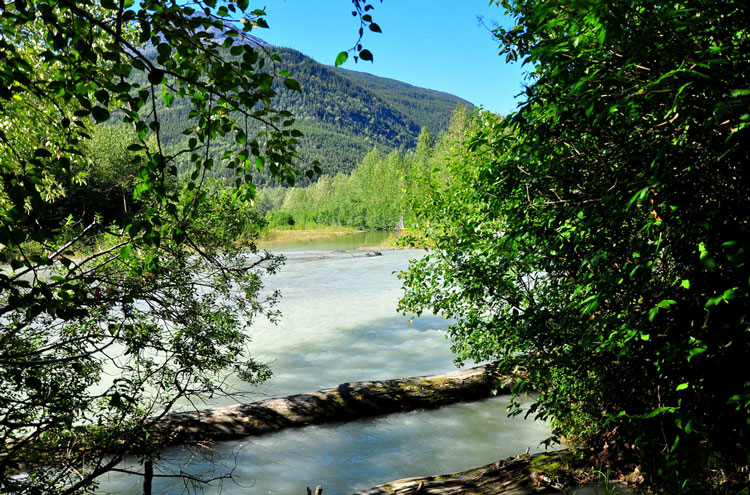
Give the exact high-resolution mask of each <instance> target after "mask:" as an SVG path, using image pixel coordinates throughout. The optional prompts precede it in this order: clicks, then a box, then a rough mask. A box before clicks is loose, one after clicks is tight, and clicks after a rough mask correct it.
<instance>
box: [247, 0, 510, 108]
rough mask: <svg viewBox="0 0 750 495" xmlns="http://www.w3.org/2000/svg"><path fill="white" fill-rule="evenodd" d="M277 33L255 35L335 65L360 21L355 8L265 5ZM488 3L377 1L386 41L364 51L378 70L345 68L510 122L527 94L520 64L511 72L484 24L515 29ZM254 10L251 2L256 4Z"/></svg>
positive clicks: (379, 39)
mask: <svg viewBox="0 0 750 495" xmlns="http://www.w3.org/2000/svg"><path fill="white" fill-rule="evenodd" d="M265 2H266V3H265V11H266V13H267V14H268V16H267V21H268V23H269V25H270V29H259V30H253V34H254V35H256V36H259V37H261V38H263V39H264V40H266V41H267V42H269V43H271V44H274V45H279V46H285V47H290V48H294V49H296V50H299V51H301V52H302V53H304V54H306V55H309V56H311V57H312V58H314V59H315V60H317V61H319V62H321V63H325V64H333V62H334V60H335V58H336V55H337V54H338V53H339V52H340V51H342V50H346V49H348V48H351V47H352V45H354V43H355V42H356V40H357V30H358V29H359V19H358V18H355V17H352V15H351V11H352V4H351V0H317V1H316V0H265ZM488 2H489V0H453V1H451V0H384V1H383V2H382V3H380V2H378V1H377V0H373V2H372V3H373V5H374V6H375V9H374V10H373V11H371V14H373V19H374V21H375V22H376V23H377V24H378V25H379V26H380V27H381V29H382V30H383V33H382V34H378V33H371V32H366V33H365V38H364V40H363V45H364V46H365V47H366V48H368V49H369V50H370V51H372V53H373V54H374V58H375V60H374V62H373V63H370V62H362V61H360V62H359V63H356V64H355V63H354V60H353V59H352V57H350V58H349V60H348V61H347V62H346V63H345V64H344V65H343V67H345V68H347V69H352V70H359V71H364V72H369V73H371V74H376V75H378V76H383V77H390V78H393V79H398V80H401V81H404V82H407V83H410V84H414V85H416V86H422V87H425V88H430V89H436V90H439V91H446V92H448V93H452V94H455V95H457V96H460V97H461V98H464V99H466V100H469V101H470V102H472V103H474V104H475V105H481V106H484V108H486V109H487V110H491V111H493V112H497V113H501V114H507V113H509V112H510V111H512V110H513V109H514V108H515V106H516V100H515V98H514V97H515V95H517V94H518V93H520V92H521V90H522V82H523V75H522V74H523V70H522V69H521V67H520V64H510V65H509V64H506V63H505V57H504V56H503V57H501V56H499V55H498V45H497V43H496V42H495V41H494V40H493V39H492V37H491V35H490V33H489V32H488V30H487V28H485V27H483V26H482V25H480V24H479V23H478V21H477V16H478V15H481V16H483V17H484V22H485V23H486V24H487V25H488V26H491V25H492V23H493V22H499V23H501V24H503V25H510V23H511V21H510V20H509V19H507V18H505V17H504V11H503V9H502V8H501V7H496V6H494V5H493V6H489V5H488ZM251 4H252V2H251Z"/></svg>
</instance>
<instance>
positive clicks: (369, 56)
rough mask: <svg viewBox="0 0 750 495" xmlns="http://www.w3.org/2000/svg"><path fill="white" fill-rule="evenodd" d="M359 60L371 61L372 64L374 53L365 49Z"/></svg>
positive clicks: (360, 53)
mask: <svg viewBox="0 0 750 495" xmlns="http://www.w3.org/2000/svg"><path fill="white" fill-rule="evenodd" d="M359 58H361V59H362V60H369V61H370V62H372V61H373V58H372V53H371V52H370V50H368V49H364V50H362V51H361V52H359Z"/></svg>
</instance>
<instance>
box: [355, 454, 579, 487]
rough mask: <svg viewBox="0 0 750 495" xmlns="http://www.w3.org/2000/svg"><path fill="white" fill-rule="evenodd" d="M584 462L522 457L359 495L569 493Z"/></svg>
mask: <svg viewBox="0 0 750 495" xmlns="http://www.w3.org/2000/svg"><path fill="white" fill-rule="evenodd" d="M579 464H582V461H580V460H577V458H576V457H575V456H574V455H573V454H572V453H571V452H570V451H569V450H559V451H556V452H551V453H541V454H534V455H528V454H521V455H519V456H516V457H509V458H508V459H505V460H502V461H497V462H494V463H492V464H488V465H486V466H483V467H480V468H475V469H470V470H468V471H462V472H460V473H453V474H447V475H442V476H427V477H423V478H406V479H402V480H397V481H392V482H390V483H387V484H384V485H378V486H375V487H373V488H370V489H369V490H365V491H362V492H358V493H357V494H355V495H421V494H432V495H459V494H460V495H464V494H473V495H531V494H537V493H568V491H567V490H569V489H571V488H574V487H577V486H579V485H580V484H581V482H582V481H583V480H581V479H578V478H576V476H575V474H576V473H577V472H578V471H579V470H580V469H581V466H580V465H579Z"/></svg>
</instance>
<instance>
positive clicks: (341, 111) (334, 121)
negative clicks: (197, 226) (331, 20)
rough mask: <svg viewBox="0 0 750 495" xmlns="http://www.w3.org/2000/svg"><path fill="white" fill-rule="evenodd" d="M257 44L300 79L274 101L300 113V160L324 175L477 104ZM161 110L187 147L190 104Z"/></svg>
mask: <svg viewBox="0 0 750 495" xmlns="http://www.w3.org/2000/svg"><path fill="white" fill-rule="evenodd" d="M253 42H254V43H256V44H258V45H263V46H264V47H265V49H266V50H269V51H271V52H273V53H275V54H278V55H279V57H280V58H281V63H277V69H279V70H286V71H288V72H289V73H290V74H291V76H292V77H294V78H295V79H296V80H297V81H298V82H299V83H300V86H301V91H299V92H298V91H293V90H290V89H288V88H286V87H284V85H283V84H280V83H276V84H275V85H274V90H275V91H276V92H277V93H278V96H276V102H277V103H276V105H277V107H278V108H281V109H286V110H289V111H290V112H292V113H293V114H294V117H295V118H296V127H297V128H298V129H299V130H301V131H302V132H303V133H304V135H305V136H304V137H303V138H302V139H301V144H300V146H299V151H300V155H301V157H302V162H303V163H309V162H312V161H313V160H318V161H319V162H320V164H321V168H322V170H323V173H326V174H335V173H337V172H345V173H347V172H350V171H351V170H352V169H353V168H354V167H355V166H356V164H357V163H359V162H360V161H361V160H362V158H363V157H364V156H365V154H366V153H367V152H368V151H370V150H371V149H372V148H373V147H374V146H377V147H378V148H379V149H381V150H383V151H384V152H387V151H390V150H392V149H408V148H413V147H414V146H415V145H416V140H417V137H418V136H419V132H420V130H421V128H422V127H425V128H427V129H429V130H430V132H431V133H433V134H435V135H437V134H439V133H440V131H442V130H444V129H446V128H447V127H448V123H449V121H450V117H451V114H452V113H453V110H454V109H455V108H456V106H457V105H464V106H466V107H468V108H473V104H471V103H470V102H468V101H466V100H463V99H461V98H458V97H457V96H454V95H450V94H447V93H442V92H438V91H433V90H429V89H425V88H419V87H416V86H412V85H410V84H406V83H403V82H400V81H396V80H393V79H387V78H382V77H378V76H373V75H371V74H366V73H360V72H354V71H351V70H345V69H341V68H335V67H332V66H328V65H324V64H320V63H318V62H316V61H315V60H313V59H312V58H310V57H308V56H306V55H304V54H302V53H300V52H298V51H296V50H292V49H290V48H279V47H272V46H269V45H265V44H264V43H263V41H262V40H260V39H253ZM152 51H153V56H154V57H155V56H156V52H155V50H152ZM269 66H270V60H269ZM183 107H184V108H183ZM159 113H160V120H161V122H162V124H161V125H162V138H163V140H164V142H165V143H167V145H168V146H174V147H175V148H177V147H178V146H179V147H181V146H182V145H183V144H184V143H182V141H183V136H182V135H181V134H180V132H181V131H182V129H184V122H185V121H187V120H188V118H189V115H188V109H187V106H185V105H182V106H180V105H179V104H178V103H177V102H175V104H174V105H173V106H171V107H170V108H166V107H162V108H160V109H159ZM250 125H252V123H251V124H250ZM211 146H212V155H214V156H215V157H216V158H219V157H220V156H221V154H223V153H224V152H225V151H227V150H228V149H229V148H230V147H231V146H233V144H232V143H231V142H229V141H225V142H222V141H221V140H219V141H218V142H215V143H213V144H212V145H211ZM213 173H214V175H216V176H218V177H221V176H226V177H231V171H228V170H226V171H225V170H222V169H220V168H219V169H215V170H214V171H213ZM266 180H267V177H266V174H265V173H263V172H261V173H259V175H258V177H257V181H258V183H259V184H263V183H265V182H266ZM302 182H307V181H305V180H304V179H303V180H302Z"/></svg>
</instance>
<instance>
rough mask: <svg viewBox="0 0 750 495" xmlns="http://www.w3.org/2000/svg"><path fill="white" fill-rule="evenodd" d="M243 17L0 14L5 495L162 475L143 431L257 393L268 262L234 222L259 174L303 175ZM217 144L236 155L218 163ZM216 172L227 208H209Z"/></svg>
mask: <svg viewBox="0 0 750 495" xmlns="http://www.w3.org/2000/svg"><path fill="white" fill-rule="evenodd" d="M247 6H248V2H246V1H240V0H236V1H230V2H222V4H221V5H217V3H216V2H214V1H199V2H191V3H190V4H189V5H186V4H181V3H173V2H165V1H161V0H145V1H141V2H139V3H138V4H137V5H133V4H132V2H113V1H111V0H102V1H101V2H100V3H96V2H81V1H59V2H45V1H23V0H19V1H16V2H11V3H4V4H3V5H2V6H0V33H1V34H0V62H1V63H0V112H1V113H0V184H2V188H1V189H0V263H3V264H4V265H6V264H7V265H6V268H4V269H3V270H2V272H0V389H2V390H3V393H2V395H1V396H0V445H2V453H1V454H0V487H1V489H0V491H2V492H3V493H45V494H54V493H78V492H82V491H88V490H91V489H92V487H93V485H94V480H95V478H96V477H97V476H99V475H101V474H102V473H105V472H107V471H109V470H111V469H113V468H114V466H115V465H116V464H117V463H118V462H119V461H120V460H121V459H122V458H123V456H124V455H126V454H128V453H135V454H139V455H143V456H145V457H146V458H148V459H153V458H157V457H158V445H155V444H154V441H153V438H151V437H150V436H149V428H150V426H151V425H152V424H153V423H154V422H155V421H158V419H159V418H160V417H161V416H163V415H164V414H166V413H168V412H169V411H170V409H172V408H173V407H174V406H175V404H176V403H177V401H179V400H188V401H189V400H192V399H194V398H196V397H207V396H210V395H212V394H216V393H223V392H224V391H225V390H224V389H223V383H224V378H225V376H226V374H227V372H234V373H236V374H237V375H238V376H240V377H241V378H243V379H245V380H247V381H249V382H257V381H261V380H262V379H264V378H265V377H267V376H268V370H267V368H266V367H265V366H264V365H263V364H262V363H258V362H256V361H255V360H253V359H252V357H251V356H250V354H249V352H248V342H249V336H248V334H247V332H246V330H245V327H246V326H247V325H249V324H250V323H251V322H252V320H253V318H254V317H256V316H257V315H258V314H259V313H266V314H269V316H273V312H272V310H271V306H269V305H272V303H273V302H274V300H275V297H276V295H275V294H271V295H270V296H269V300H268V301H264V300H261V299H259V296H258V292H259V290H260V288H261V286H262V284H261V280H260V274H261V273H263V272H272V271H274V270H275V269H276V267H277V266H278V263H279V261H280V260H278V259H276V258H274V257H272V256H270V255H268V254H265V255H263V254H259V255H251V254H248V253H247V252H244V251H243V252H240V251H239V250H238V249H237V248H238V247H239V246H237V245H236V243H235V242H230V240H233V241H236V240H237V236H238V234H240V235H246V236H247V237H248V238H250V239H251V238H252V237H253V235H255V234H256V233H257V229H258V228H259V227H260V226H261V225H262V224H263V221H262V219H260V218H258V217H257V216H256V215H254V214H253V213H252V212H250V211H248V209H247V208H248V207H247V205H246V204H245V202H246V200H248V199H250V198H252V197H253V195H254V186H253V183H252V174H253V170H254V169H255V168H256V167H257V166H258V165H259V164H265V167H266V168H268V170H269V171H270V172H271V174H272V175H274V176H275V177H278V178H280V179H281V180H284V181H287V182H293V180H294V177H295V176H296V175H297V174H298V173H299V172H298V171H297V170H296V169H295V168H294V167H293V165H292V164H293V163H294V162H295V161H296V160H297V159H298V155H297V153H296V151H295V146H296V145H297V144H298V138H299V133H298V132H297V131H293V130H292V129H291V126H292V123H293V122H292V120H293V119H290V116H291V114H290V113H289V112H287V111H279V110H276V109H275V108H274V107H273V106H272V99H273V98H274V96H275V95H276V94H277V93H276V90H275V89H274V87H275V86H274V81H275V80H276V79H277V78H280V79H281V80H282V81H283V84H285V86H286V87H291V88H293V89H294V88H296V85H297V83H296V81H294V80H293V79H291V78H290V76H289V75H285V74H282V73H280V72H278V73H277V72H276V71H274V70H273V68H271V69H270V70H269V69H268V67H266V64H267V62H266V60H270V61H271V62H275V63H278V61H279V58H278V56H276V55H273V54H270V55H269V56H268V57H265V56H261V55H260V54H259V52H260V51H262V47H256V46H255V45H252V44H250V43H243V37H244V36H245V34H246V33H248V32H249V31H251V30H252V29H254V28H256V27H265V26H267V24H266V21H265V19H264V13H263V11H261V10H254V11H248V12H246V10H247ZM232 18H234V19H236V18H241V20H242V22H241V28H239V27H235V25H234V24H232V23H231V19H232ZM149 51H155V54H154V56H150V55H152V54H150V53H149ZM227 53H229V54H230V55H232V56H233V57H235V58H233V59H231V60H229V59H227V58H226V54H227ZM138 74H140V75H139V76H138ZM158 102H162V103H163V105H164V107H169V106H170V105H172V104H175V105H177V104H179V103H180V102H186V105H185V107H186V108H188V116H189V117H190V121H189V122H187V123H186V124H185V125H186V128H185V129H183V134H184V136H185V142H184V143H182V146H169V147H168V146H167V145H166V143H165V141H164V136H163V135H162V127H161V123H162V122H161V116H162V114H161V109H162V108H163V107H162V106H161V104H158ZM113 115H117V116H118V120H120V121H121V122H122V123H123V124H124V125H123V126H120V127H107V122H108V121H110V120H114V119H113V118H112V116H113ZM253 121H254V122H259V123H261V124H262V131H261V132H260V133H257V134H256V133H253V132H251V128H250V124H249V123H250V122H253ZM125 126H127V127H125ZM128 128H129V129H128ZM220 138H231V139H233V140H234V141H235V142H236V143H237V144H238V145H239V146H236V147H233V148H232V150H230V152H229V153H224V154H222V155H221V156H218V157H217V156H214V155H213V152H212V148H213V146H214V144H215V142H216V141H217V140H218V139H220ZM182 157H185V158H186V160H185V161H186V163H187V165H188V166H189V167H190V170H189V172H188V174H187V177H186V178H185V180H184V181H183V182H182V183H181V186H180V187H177V185H176V177H177V162H178V160H180V159H181V158H182ZM217 167H224V168H226V169H228V170H231V171H232V172H233V181H234V182H233V184H232V185H233V186H234V189H233V190H231V191H223V192H219V193H216V194H214V196H213V197H210V196H209V193H211V187H210V184H209V183H208V182H207V180H206V176H207V175H208V174H209V173H210V172H211V170H212V169H214V168H217ZM74 195H75V197H74ZM92 210H93V211H92ZM228 215H232V220H233V223H232V225H229V223H226V222H225V223H222V224H218V226H220V227H221V228H220V229H219V228H217V223H216V221H215V220H216V218H217V217H222V218H226V217H227V216H228ZM242 247H243V248H246V249H249V250H250V251H252V252H254V251H255V249H254V246H253V245H252V244H250V245H249V246H242ZM8 265H9V266H8ZM266 302H267V303H268V304H266ZM21 471H23V473H24V474H23V475H21V476H16V474H18V473H19V472H21Z"/></svg>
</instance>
